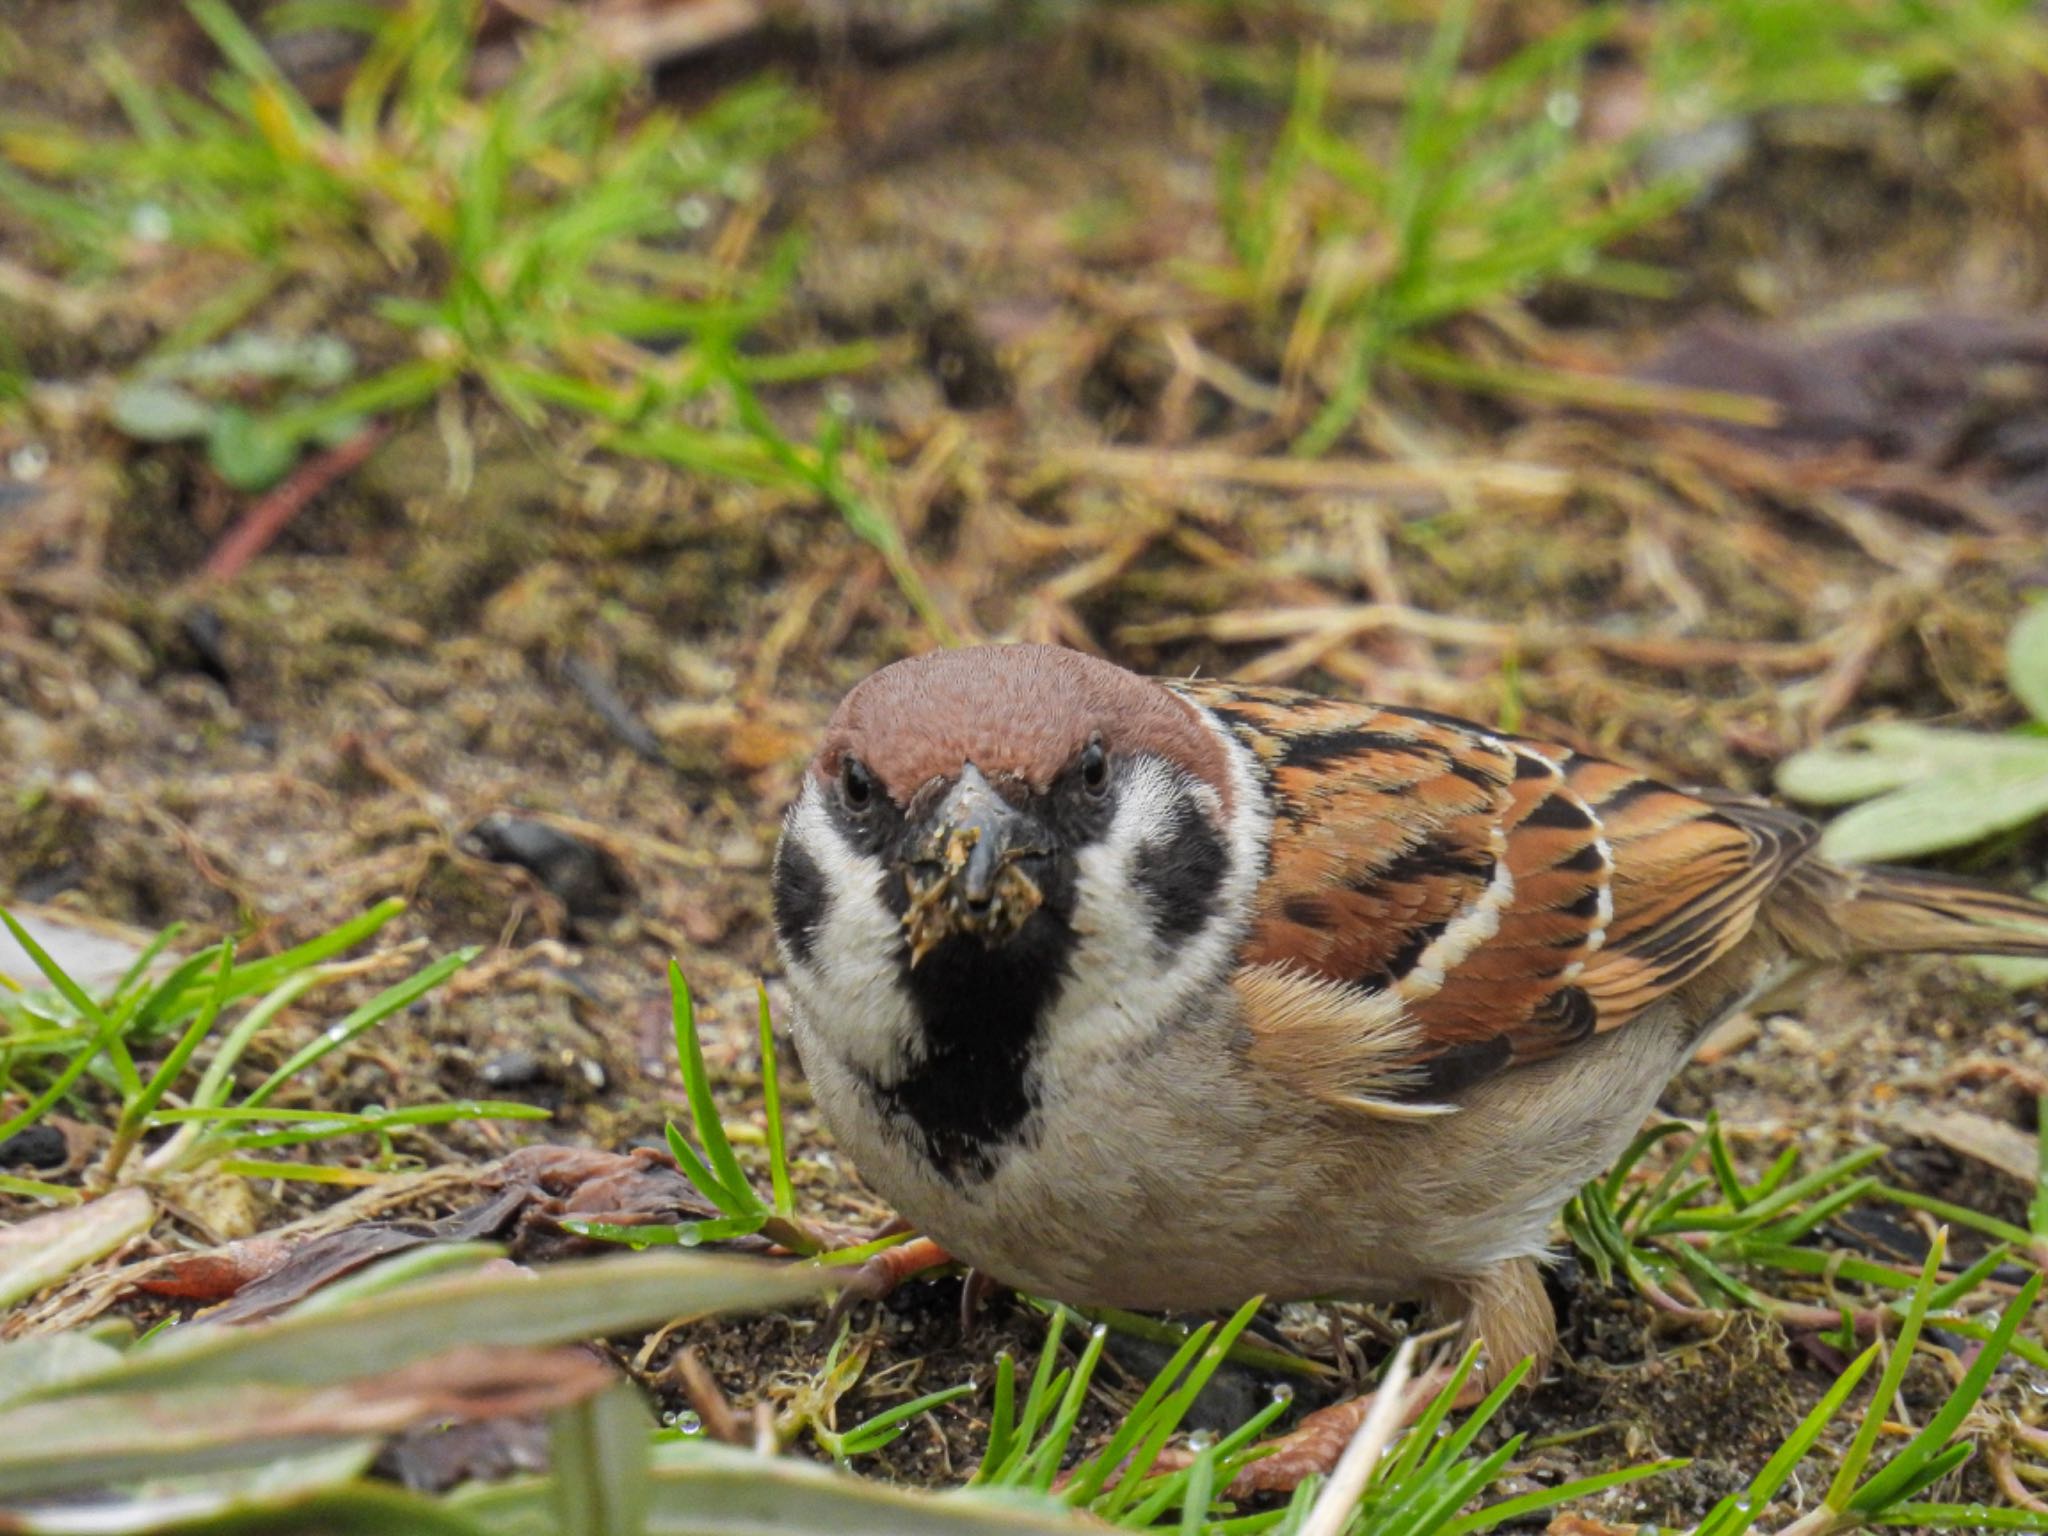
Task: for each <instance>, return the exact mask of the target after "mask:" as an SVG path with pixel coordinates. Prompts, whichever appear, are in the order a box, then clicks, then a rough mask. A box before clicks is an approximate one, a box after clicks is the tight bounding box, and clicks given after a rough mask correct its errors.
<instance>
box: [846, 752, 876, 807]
mask: <svg viewBox="0 0 2048 1536" xmlns="http://www.w3.org/2000/svg"><path fill="white" fill-rule="evenodd" d="M839 793H840V794H842V795H844V796H845V797H846V804H847V808H848V809H849V810H855V811H864V810H866V809H867V808H868V805H869V803H870V802H871V801H872V800H873V799H874V798H875V777H874V775H873V774H871V773H869V772H868V770H867V766H866V764H864V763H862V762H861V760H860V759H859V758H857V757H851V756H849V757H842V758H841V759H840V760H839Z"/></svg>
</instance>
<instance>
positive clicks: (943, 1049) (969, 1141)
mask: <svg viewBox="0 0 2048 1536" xmlns="http://www.w3.org/2000/svg"><path fill="white" fill-rule="evenodd" d="M1073 947H1074V933H1073V930H1072V929H1071V928H1069V927H1068V926H1067V922H1066V918H1065V916H1064V914H1056V913H1054V912H1051V911H1048V910H1046V909H1044V908H1041V909H1040V910H1039V911H1038V912H1036V913H1034V914H1032V916H1031V918H1030V919H1029V921H1027V922H1026V923H1025V925H1024V927H1023V928H1022V929H1020V930H1019V931H1018V932H1017V933H1016V934H1015V935H1014V936H1013V937H1012V938H1011V939H1010V940H1009V942H1008V943H1006V944H1002V945H1000V946H998V947H996V948H994V949H989V948H984V947H983V945H982V943H981V941H980V940H979V939H977V938H973V937H971V936H964V935H963V936H960V937H956V938H951V939H948V940H946V941H945V942H944V943H942V944H940V945H939V946H938V947H937V948H935V949H933V950H932V952H931V953H930V954H928V955H926V956H925V957H924V959H923V960H921V961H920V962H919V963H918V964H917V966H916V968H915V969H909V970H906V971H905V973H904V978H903V980H904V985H905V987H906V988H907V990H908V991H909V993H910V998H911V1002H912V1004H913V1006H914V1007H915V1008H916V1009H917V1016H918V1023H919V1024H920V1025H921V1026H922V1035H923V1055H922V1057H921V1058H920V1059H919V1060H918V1062H917V1063H916V1065H914V1066H913V1067H911V1069H910V1070H909V1071H908V1072H906V1073H905V1074H904V1075H903V1076H902V1077H901V1078H899V1079H897V1080H896V1081H895V1082H893V1083H883V1082H879V1081H874V1080H872V1079H871V1080H870V1083H869V1086H870V1088H871V1090H872V1091H873V1093H874V1095H875V1097H876V1099H877V1100H878V1101H879V1102H880V1103H881V1105H882V1107H883V1108H884V1109H885V1110H886V1111H888V1112H889V1113H890V1114H891V1115H892V1116H895V1117H900V1118H901V1119H904V1120H907V1121H909V1122H910V1126H911V1127H912V1128H913V1129H914V1131H915V1133H916V1134H917V1136H918V1137H919V1138H920V1140H921V1141H922V1142H923V1146H924V1154H925V1156H926V1158H928V1159H929V1160H930V1162H931V1165H932V1167H933V1168H935V1169H937V1170H938V1172H939V1173H941V1174H943V1175H944V1176H945V1177H946V1178H948V1179H951V1180H953V1181H954V1182H955V1183H961V1184H965V1183H978V1182H980V1181H982V1180H984V1179H986V1178H988V1177H989V1175H991V1174H992V1173H994V1172H995V1169H996V1164H997V1163H998V1162H999V1161H1000V1160H1001V1157H1002V1154H1003V1152H1004V1150H1005V1149H1006V1148H1008V1147H1009V1146H1011V1145H1013V1144H1015V1143H1017V1142H1019V1141H1023V1140H1027V1139H1028V1138H1029V1137H1030V1136H1031V1134H1032V1124H1031V1121H1032V1115H1033V1112H1034V1111H1035V1110H1036V1109H1037V1107H1038V1105H1037V1095H1036V1090H1035V1089H1034V1087H1033V1086H1032V1084H1031V1081H1030V1075H1031V1058H1032V1053H1033V1050H1034V1048H1035V1047H1036V1045H1037V1041H1038V1033H1039V1023H1040V1020H1042V1019H1043V1018H1044V1017H1045V1016H1046V1015H1047V1014H1048V1013H1050V1012H1051V1010H1052V1007H1053V1005H1054V1003H1056V1002H1057V1001H1058V999H1059V994H1060V989H1061V988H1062V987H1063V986H1065V984H1066V979H1067V965H1068V959H1069V957H1070V955H1071V952H1072V950H1073Z"/></svg>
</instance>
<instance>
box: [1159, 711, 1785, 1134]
mask: <svg viewBox="0 0 2048 1536" xmlns="http://www.w3.org/2000/svg"><path fill="white" fill-rule="evenodd" d="M1173 686H1174V687H1175V688H1176V690H1177V691H1179V692H1181V693H1182V694H1183V695H1185V696H1186V697H1188V698H1190V699H1192V700H1194V701H1195V702H1196V703H1198V704H1201V705H1203V706H1205V707H1207V708H1208V709H1210V710H1212V711H1213V712H1214V713H1215V714H1216V715H1217V716H1218V717H1219V718H1221V719H1222V720H1223V721H1224V722H1225V723H1226V724H1227V725H1228V726H1229V727H1230V728H1231V729H1232V730H1233V731H1234V732H1235V733H1236V734H1237V736H1238V738H1239V739H1240V740H1241V741H1243V742H1245V743H1246V744H1248V745H1249V746H1250V747H1251V749H1252V751H1253V753H1254V754H1255V755H1256V757H1257V758H1258V760H1259V762H1260V764H1261V765H1262V769H1263V772H1264V774H1265V776H1266V780H1267V789H1268V792H1269V795H1270V798H1271V801H1272V805H1273V811H1274V830H1273V845H1272V863H1271V868H1270V870H1269V872H1268V876H1267V879H1266V881H1265V883H1264V885H1263V887H1262V888H1261V893H1260V903H1259V908H1258V910H1257V912H1256V914H1255V916H1254V921H1253V924H1252V929H1251V933H1250V936H1249V938H1248V940H1247V943H1246V946H1245V950H1244V956H1243V958H1244V962H1245V964H1246V965H1247V966H1248V967H1263V968H1266V973H1267V974H1270V975H1278V974H1281V973H1284V972H1287V971H1290V970H1291V971H1294V972H1299V973H1301V974H1302V975H1304V976H1305V977H1308V978H1313V979H1314V980H1315V981H1317V982H1320V983H1336V984H1339V985H1341V986H1345V987H1351V988H1356V989H1358V990H1359V992H1360V993H1361V994H1362V995H1367V996H1373V995H1378V994H1383V993H1391V994H1393V995H1394V996H1396V997H1398V998H1399V999H1400V1000H1401V1003H1402V1005H1403V1012H1402V1014H1401V1015H1400V1019H1399V1028H1400V1032H1401V1036H1402V1038H1403V1039H1404V1040H1406V1041H1408V1042H1411V1043H1410V1044H1408V1045H1407V1046H1406V1051H1407V1057H1406V1059H1405V1060H1404V1061H1403V1062H1402V1063H1401V1066H1402V1068H1403V1070H1402V1071H1400V1072H1398V1073H1393V1074H1389V1069H1388V1065H1387V1063H1386V1061H1384V1060H1380V1059H1377V1058H1376V1060H1375V1062H1374V1064H1373V1068H1372V1070H1373V1071H1374V1072H1375V1073H1378V1074H1381V1075H1383V1076H1385V1077H1386V1079H1387V1081H1388V1083H1389V1088H1388V1091H1389V1092H1400V1091H1403V1090H1406V1091H1408V1092H1411V1093H1413V1092H1420V1093H1423V1094H1441V1093H1444V1092H1448V1091H1450V1090H1453V1089H1455V1088H1458V1087H1461V1086H1463V1085H1465V1084H1468V1083H1471V1082H1473V1081H1476V1080H1477V1079H1479V1078H1481V1077H1485V1076H1489V1075H1491V1074H1492V1073H1494V1072H1497V1071H1500V1070H1502V1069H1504V1068H1507V1067H1510V1066H1513V1065H1515V1064H1517V1063H1520V1062H1527V1061H1537V1060H1541V1059H1543V1058H1544V1057H1547V1056H1552V1055H1555V1054H1557V1053H1558V1052H1560V1051H1562V1050H1565V1049H1567V1048H1568V1047H1570V1046H1571V1045H1573V1044H1574V1043H1576V1042H1577V1041H1580V1040H1583V1039H1585V1038H1586V1037H1587V1036H1588V1035H1591V1034H1593V1033H1595V1032H1596V1031H1606V1030H1611V1029H1617V1028H1620V1027H1621V1026H1622V1025H1624V1024H1626V1023H1627V1022H1628V1021H1629V1020H1630V1019H1632V1018H1634V1017H1636V1016H1637V1015H1638V1014H1639V1013H1641V1012H1642V1010H1643V1009H1644V1008H1645V1007H1647V1006H1648V1005H1649V1004H1650V1003H1652V1002H1654V1001H1655V1000H1656V999H1657V998H1659V997H1661V996H1663V995H1664V994H1665V993H1667V992H1669V991H1671V990H1672V989H1673V988H1674V987H1677V986H1680V985H1682V984H1683V983H1684V982H1685V981H1686V980H1688V979H1689V978H1691V977H1693V976H1695V975H1697V974H1698V973H1699V972H1700V971H1702V970H1704V969H1705V968H1706V967H1707V966H1709V965H1711V964H1712V963H1713V962H1714V961H1715V960H1717V959H1719V958H1720V957H1721V956H1722V955H1724V954H1726V953H1727V952H1728V950H1730V949H1731V948H1733V947H1734V946H1735V945H1736V944H1737V943H1739V942H1740V941H1741V940H1742V938H1743V936H1744V935H1745V934H1747V933H1748V932H1749V929H1750V926H1751V924H1752V923H1753V921H1754V919H1755V916H1756V912H1757V908H1758V906H1759V904H1760V903H1761V902H1762V900H1763V898H1764V897H1765V895H1766V894H1767V893H1768V892H1769V891H1770V890H1771V888H1772V887H1773V886H1775V885H1776V884H1777V883H1778V881H1779V880H1781V879H1782V878H1783V877H1784V875H1785V873H1786V871H1787V870H1788V869H1790V868H1791V867H1792V866H1793V865H1794V864H1795V863H1797V862H1798V860H1799V859H1800V858H1801V857H1802V856H1803V855H1804V854H1805V853H1806V851H1807V850H1808V849H1809V848H1810V847H1811V846H1812V842H1813V838H1814V835H1815V829H1814V828H1813V826H1812V825H1811V823H1808V822H1806V821H1804V820H1803V819H1802V818H1800V817H1797V816H1795V815H1793V814H1792V813H1790V812H1786V811H1783V810H1780V809H1778V808H1776V807H1773V806H1768V805H1764V804H1762V803H1760V802H1755V801H1745V800H1740V799H1737V798H1735V797H1730V796H1722V795H1715V794H1690V793H1687V792H1684V791H1681V790H1676V789H1672V788H1670V787H1669V786H1667V785H1663V784H1660V783H1657V782H1656V781H1654V780H1651V779H1648V778H1646V777H1644V776H1643V775H1641V774H1639V773H1636V772H1635V771H1633V770H1631V769H1627V768H1624V767H1621V766H1619V765H1618V764H1614V763H1609V762H1605V761H1602V760H1601V759H1598V758H1590V757H1584V756H1580V755H1578V754H1575V753H1573V752H1571V751H1569V750H1566V749H1564V748H1559V747H1549V746H1545V745H1543V744H1541V743H1537V742H1530V741H1524V740H1521V739H1519V738H1514V737H1507V736H1501V735H1497V734H1495V733H1493V732H1489V731H1487V730H1485V729H1484V728H1482V727H1480V726H1476V725H1469V724H1466V723H1465V722H1462V721H1456V720H1450V719H1447V718H1445V717H1442V716H1436V715H1431V714H1427V713H1425V712H1420V711H1412V710H1400V709H1392V708H1385V707H1376V706H1373V705H1368V704H1347V703H1342V702H1339V701H1336V700H1330V699H1322V698H1317V697H1315V696H1313V695H1308V694H1300V693H1294V692H1292V691H1290V690H1285V689H1260V688H1246V687H1239V686H1235V685H1232V684H1228V683H1176V684H1174V685H1173ZM1272 1048H1273V1049H1275V1050H1281V1049H1284V1043H1283V1042H1279V1041H1275V1042H1273V1043H1272ZM1325 1054H1327V1053H1325ZM1381 1054H1384V1053H1381ZM1328 1070H1330V1071H1334V1070H1335V1069H1334V1068H1331V1069H1328ZM1321 1071H1322V1069H1319V1072H1321ZM1325 1075H1326V1074H1325ZM1326 1086H1327V1088H1328V1096H1330V1097H1332V1098H1340V1097H1341V1098H1344V1099H1345V1100H1346V1101H1347V1102H1350V1101H1353V1100H1355V1099H1357V1098H1358V1097H1360V1096H1363V1097H1364V1098H1366V1099H1368V1100H1370V1099H1371V1098H1372V1097H1373V1094H1374V1090H1373V1088H1372V1086H1371V1085H1370V1084H1361V1083H1360V1082H1359V1081H1357V1080H1356V1075H1354V1076H1353V1078H1352V1080H1349V1081H1345V1082H1341V1083H1339V1082H1334V1081H1333V1082H1332V1083H1330V1084H1328V1085H1326Z"/></svg>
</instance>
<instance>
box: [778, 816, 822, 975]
mask: <svg viewBox="0 0 2048 1536" xmlns="http://www.w3.org/2000/svg"><path fill="white" fill-rule="evenodd" d="M772 894H773V899H774V905H775V933H776V936H777V937H778V938H780V939H781V940H782V942H783V944H784V946H785V947H786V948H787V949H788V950H789V952H790V953H791V954H792V955H794V956H795V957H796V958H797V959H798V960H799V961H804V962H808V961H809V960H810V958H811V949H812V947H813V946H814V945H815V944H816V942H817V937H818V930H819V929H820V928H822V927H823V926H824V924H825V914H826V912H827V911H828V910H829V909H830V908H831V905H832V895H831V892H830V891H829V890H827V889H826V886H825V872H824V871H823V870H821V869H820V868H818V861H817V860H816V859H814V858H812V857H811V856H810V854H809V853H808V852H806V851H805V849H804V846H803V844H802V843H799V842H797V841H796V840H795V839H794V838H789V837H785V838H784V839H783V840H782V846H781V847H780V848H779V849H777V850H776V855H775V880H774V889H773V893H772Z"/></svg>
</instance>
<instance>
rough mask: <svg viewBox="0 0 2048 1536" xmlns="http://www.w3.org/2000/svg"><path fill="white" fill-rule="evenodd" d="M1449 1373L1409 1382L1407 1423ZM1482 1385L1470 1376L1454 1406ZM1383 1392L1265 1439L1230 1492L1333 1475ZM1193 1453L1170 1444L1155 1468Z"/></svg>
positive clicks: (1235, 1495) (1190, 1458)
mask: <svg viewBox="0 0 2048 1536" xmlns="http://www.w3.org/2000/svg"><path fill="white" fill-rule="evenodd" d="M1449 1379H1450V1370H1449V1368H1448V1367H1446V1366H1437V1367H1435V1368H1433V1369H1431V1370H1428V1371H1425V1372H1423V1373H1422V1375H1420V1376H1418V1377H1416V1378H1415V1379H1414V1380H1413V1381H1412V1382H1410V1383H1409V1384H1408V1387H1407V1389H1406V1393H1405V1401H1404V1402H1403V1403H1402V1405H1401V1420H1400V1422H1401V1424H1402V1425H1403V1426H1404V1427H1405V1426H1406V1425H1408V1424H1412V1423H1413V1422H1414V1421H1415V1419H1416V1417H1417V1416H1418V1415H1419V1414H1420V1413H1421V1412H1422V1410H1423V1408H1424V1407H1426V1406H1427V1405H1428V1404H1429V1403H1430V1402H1431V1401H1432V1400H1433V1399H1434V1398H1435V1397H1436V1395H1437V1393H1439V1392H1441V1391H1442V1390H1443V1388H1444V1383H1445V1382H1446V1381H1448V1380H1449ZM1478 1386H1479V1383H1477V1382H1467V1383H1466V1384H1465V1387H1464V1388H1463V1389H1462V1390H1461V1391H1460V1392H1459V1394H1458V1399H1457V1401H1456V1402H1455V1403H1454V1404H1453V1405H1452V1406H1454V1407H1458V1408H1469V1407H1471V1406H1472V1404H1474V1403H1476V1402H1478V1401H1479V1399H1480V1397H1481V1395H1482V1394H1481V1393H1480V1392H1479V1391H1478V1390H1477V1388H1478ZM1378 1395H1379V1394H1378V1393H1375V1392H1367V1393H1365V1394H1363V1395H1362V1396H1359V1397H1347V1398H1345V1399H1344V1400H1343V1401H1342V1402H1339V1403H1331V1404H1330V1405H1329V1406H1328V1407H1327V1408H1318V1409H1317V1410H1316V1411H1315V1412H1314V1413H1311V1414H1309V1415H1308V1416H1307V1417H1306V1418H1304V1419H1303V1420H1302V1421H1301V1422H1300V1423H1299V1424H1297V1425H1295V1426H1294V1428H1293V1429H1291V1430H1289V1431H1288V1432H1287V1433H1286V1434H1284V1435H1276V1436H1275V1437H1274V1438H1273V1439H1271V1440H1268V1441H1265V1442H1264V1448H1265V1449H1266V1450H1267V1452H1268V1454H1266V1455H1264V1456H1261V1457H1260V1458H1259V1459H1258V1460H1257V1461H1254V1462H1250V1463H1248V1464H1247V1465H1245V1466H1244V1467H1242V1468H1241V1469H1239V1471H1238V1474H1237V1476H1236V1477H1234V1478H1232V1479H1231V1481H1230V1488H1229V1490H1228V1494H1227V1496H1228V1497H1229V1498H1231V1499H1233V1500H1236V1501H1239V1502H1242V1501H1243V1500H1246V1499H1249V1498H1252V1497H1254V1496H1255V1495H1258V1494H1262V1493H1273V1494H1290V1493H1292V1492H1294V1490H1295V1488H1296V1487H1297V1486H1299V1484H1300V1483H1301V1482H1302V1481H1303V1480H1304V1479H1305V1478H1310V1477H1328V1476H1329V1475H1330V1473H1331V1472H1332V1471H1334V1470H1335V1469H1336V1466H1337V1461H1338V1458H1340V1457H1341V1456H1342V1455H1343V1454H1344V1447H1345V1446H1347V1445H1349V1444H1350V1443H1351V1439H1352V1436H1354V1435H1356V1434H1357V1433H1358V1426H1359V1425H1361V1424H1363V1423H1364V1422H1365V1419H1366V1415H1368V1414H1369V1413H1371V1412H1372V1406H1373V1403H1374V1401H1375V1400H1376V1399H1377V1398H1378ZM1194 1459H1195V1458H1194V1455H1193V1453H1192V1452H1189V1451H1184V1450H1178V1449H1169V1450H1167V1451H1163V1452H1161V1453H1160V1456H1159V1459H1158V1460H1157V1461H1156V1462H1154V1463H1153V1468H1154V1470H1155V1471H1162V1472H1170V1471H1176V1470H1178V1469H1180V1468H1182V1467H1186V1466H1190V1465H1192V1464H1193V1462H1194Z"/></svg>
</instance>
